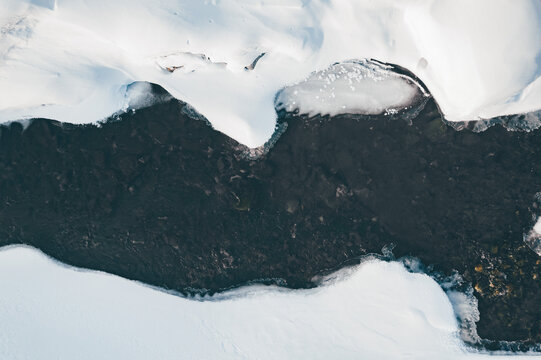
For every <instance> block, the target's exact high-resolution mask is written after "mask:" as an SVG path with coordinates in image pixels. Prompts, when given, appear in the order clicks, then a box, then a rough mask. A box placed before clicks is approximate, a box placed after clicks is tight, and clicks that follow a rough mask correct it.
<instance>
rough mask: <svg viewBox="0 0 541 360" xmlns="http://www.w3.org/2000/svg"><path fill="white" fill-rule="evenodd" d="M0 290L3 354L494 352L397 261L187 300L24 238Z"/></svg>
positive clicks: (429, 285)
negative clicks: (472, 343)
mask: <svg viewBox="0 0 541 360" xmlns="http://www.w3.org/2000/svg"><path fill="white" fill-rule="evenodd" d="M0 289H1V290H2V296H0V357H1V358H2V359H6V360H7V359H26V358H28V359H53V358H54V359H121V358H122V359H134V360H135V359H179V358H183V359H295V360H299V359H310V360H315V359H324V360H328V359H359V358H363V359H378V360H381V359H401V358H409V357H411V358H415V359H431V360H432V359H463V358H484V357H486V356H488V355H485V354H479V353H475V352H469V351H467V349H466V348H465V346H464V345H463V344H462V343H461V342H460V340H459V339H458V328H457V323H456V320H455V315H454V313H453V309H452V306H451V304H450V302H449V300H448V298H447V297H446V295H445V293H444V292H443V291H442V289H441V288H440V287H439V286H438V284H437V283H436V282H435V281H434V280H432V279H431V278H430V277H428V276H427V275H424V274H418V273H410V272H408V271H407V270H406V269H405V268H404V266H403V265H402V264H400V263H397V262H394V263H387V262H383V261H378V260H372V261H368V262H365V263H363V264H361V265H360V266H357V267H355V268H350V269H345V270H342V271H340V272H338V273H335V274H334V275H332V276H331V277H329V278H327V279H326V281H325V282H324V283H323V284H322V286H321V287H319V288H316V289H311V290H288V289H281V288H277V287H264V286H249V287H243V288H240V289H237V290H232V291H229V292H227V293H224V294H221V295H217V296H214V297H205V298H196V299H186V298H183V297H179V296H174V295H170V294H167V293H165V292H162V291H158V290H155V289H152V288H149V287H146V286H143V285H141V284H138V283H136V282H133V281H128V280H125V279H122V278H119V277H116V276H112V275H108V274H104V273H99V272H93V271H81V270H78V269H74V268H68V267H66V266H64V265H62V264H60V263H56V262H53V261H52V260H51V259H49V258H47V257H46V256H44V255H43V254H42V253H41V252H39V251H37V250H35V249H32V248H27V247H20V246H19V247H6V248H4V249H2V250H1V251H0ZM517 358H519V357H517ZM529 358H531V357H529Z"/></svg>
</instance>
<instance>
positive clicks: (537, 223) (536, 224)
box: [533, 217, 541, 235]
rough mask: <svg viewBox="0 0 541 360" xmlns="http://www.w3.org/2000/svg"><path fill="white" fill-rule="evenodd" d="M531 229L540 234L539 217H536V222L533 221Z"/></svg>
mask: <svg viewBox="0 0 541 360" xmlns="http://www.w3.org/2000/svg"><path fill="white" fill-rule="evenodd" d="M533 231H535V232H536V233H537V234H539V235H541V217H539V219H537V222H536V223H535V225H534V227H533Z"/></svg>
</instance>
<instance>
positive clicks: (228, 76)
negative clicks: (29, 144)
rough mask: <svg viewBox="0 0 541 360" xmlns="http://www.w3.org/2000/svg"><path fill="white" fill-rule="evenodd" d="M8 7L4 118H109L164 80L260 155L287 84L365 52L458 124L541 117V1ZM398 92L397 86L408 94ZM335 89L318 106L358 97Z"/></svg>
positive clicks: (176, 0) (315, 0)
mask: <svg viewBox="0 0 541 360" xmlns="http://www.w3.org/2000/svg"><path fill="white" fill-rule="evenodd" d="M0 9H2V11H1V12H0V121H11V120H15V119H23V118H31V117H38V116H39V117H49V118H54V119H57V120H61V121H68V122H77V123H81V122H93V121H97V120H100V119H103V118H105V117H107V116H109V115H110V114H112V113H114V112H116V111H118V110H121V109H123V107H124V105H125V104H126V103H130V102H131V100H130V99H129V95H127V94H126V91H125V90H126V88H127V86H128V85H129V84H131V83H132V82H134V81H141V82H152V83H157V84H160V85H162V86H163V87H164V88H165V89H166V90H168V91H169V92H170V93H171V94H172V95H173V96H174V97H176V98H178V99H181V100H183V101H186V102H187V103H189V104H190V105H192V106H193V107H194V108H195V109H196V110H197V111H198V112H200V113H201V114H202V115H204V116H205V117H206V118H207V119H208V120H209V121H210V122H211V123H212V125H213V126H214V127H215V128H216V129H217V130H219V131H222V132H224V133H225V134H227V135H229V136H231V137H233V138H234V139H236V140H238V141H239V142H241V143H243V144H245V145H248V146H250V147H257V146H260V145H262V144H263V143H264V142H265V141H267V140H268V139H269V138H270V137H271V135H272V133H273V131H274V127H275V121H276V112H275V108H274V98H275V96H276V94H277V93H278V92H279V91H280V90H281V89H282V88H284V87H286V86H289V85H294V84H297V83H299V82H301V81H303V80H305V79H307V78H308V77H310V74H312V73H313V72H314V71H324V70H325V69H327V68H328V67H329V66H331V65H332V64H334V63H337V62H347V61H348V60H352V59H363V58H373V59H377V60H379V61H383V62H387V63H393V64H397V65H400V66H402V67H405V68H407V69H409V70H411V71H413V72H414V73H415V74H416V75H417V76H418V77H419V78H420V79H421V80H422V81H423V82H424V83H425V84H426V86H427V88H428V89H429V91H430V92H431V93H432V95H433V96H434V97H435V99H436V100H437V102H438V104H439V106H440V108H441V109H442V111H443V113H444V115H445V117H446V119H447V120H450V121H465V120H474V119H482V118H491V117H494V116H499V115H505V114H514V113H524V112H531V111H535V110H539V109H541V76H540V75H541V2H539V0H516V1H508V0H476V1H470V0H437V1H436V0H378V1H371V0H261V1H249V2H248V1H242V0H221V1H217V0H214V1H210V0H184V1H180V0H146V1H142V0H141V1H134V0H130V1H129V0H116V1H108V0H92V1H90V0H56V1H54V0H32V1H29V0H26V1H25V0H0ZM262 53H265V55H264V56H263V57H262V58H260V59H259V61H258V62H257V64H256V66H255V68H254V69H253V70H246V69H245V67H249V66H250V64H252V63H253V62H254V60H255V59H257V57H258V56H260V55H261V54H262ZM168 67H169V68H171V70H173V71H169V70H167V68H168ZM308 84H309V85H310V81H309V82H308ZM389 84H391V83H389ZM399 84H400V83H399V82H395V83H393V84H392V86H391V87H390V89H393V91H397V92H400V94H397V96H399V97H400V96H402V97H403V99H404V100H405V99H407V98H408V91H409V90H408V88H403V87H402V86H399ZM310 86H311V85H310ZM374 91H376V92H377V93H378V94H379V93H380V92H381V91H379V90H378V89H377V88H375V89H374ZM329 94H330V93H328V94H326V95H325V96H327V98H328V96H330V95H329ZM336 95H344V96H345V97H346V99H345V100H340V101H338V100H337V102H336V103H334V102H331V105H330V107H329V108H317V109H316V108H315V107H314V108H313V109H312V108H310V107H311V106H312V105H314V106H320V105H321V104H318V103H317V102H316V103H313V104H310V103H307V110H306V111H308V112H311V113H313V112H323V113H334V112H336V107H337V104H342V105H341V106H343V105H344V104H346V103H347V104H349V103H350V100H351V99H348V98H347V97H348V96H350V94H349V95H348V93H347V92H346V93H344V92H340V93H335V96H336ZM365 99H366V98H359V99H358V100H359V106H363V104H362V102H363V101H364V100H365ZM368 100H370V101H372V100H373V99H368ZM355 101H357V98H355ZM378 101H380V100H379V99H378ZM355 104H357V103H356V102H355ZM380 105H383V103H381V104H380ZM364 110H366V109H364ZM364 110H363V111H364Z"/></svg>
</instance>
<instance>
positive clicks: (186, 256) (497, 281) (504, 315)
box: [0, 100, 541, 350]
mask: <svg viewBox="0 0 541 360" xmlns="http://www.w3.org/2000/svg"><path fill="white" fill-rule="evenodd" d="M184 107H185V105H184V104H183V103H181V102H179V101H176V100H169V101H166V102H163V103H160V104H157V105H154V106H152V107H150V108H146V109H142V110H139V111H137V112H135V113H126V114H123V115H120V117H119V118H118V119H117V120H115V121H108V122H105V123H103V124H101V126H100V127H97V126H94V125H83V126H76V125H69V124H61V123H58V122H55V121H51V120H43V119H38V120H34V121H32V123H31V124H30V125H29V126H28V128H27V129H26V130H25V131H23V130H22V126H21V125H20V124H18V123H12V124H10V125H8V126H2V127H0V129H1V130H0V199H1V202H0V246H2V245H8V244H17V243H22V244H29V245H32V246H35V247H37V248H39V249H41V250H43V251H44V252H45V253H47V254H48V255H51V256H53V257H55V258H57V259H59V260H60V261H62V262H65V263H67V264H70V265H74V266H79V267H84V268H89V269H97V270H103V271H107V272H110V273H113V274H117V275H120V276H123V277H126V278H129V279H135V280H140V281H142V282H145V283H148V284H151V285H156V286H160V287H163V288H165V289H175V290H178V291H181V292H183V291H184V292H188V293H189V292H190V291H187V290H188V289H190V288H192V289H193V288H199V289H203V288H204V289H208V291H209V292H213V291H220V290H222V289H225V288H230V287H232V286H237V285H239V284H241V283H246V282H248V281H251V280H253V279H261V278H268V279H279V278H281V279H284V280H285V282H286V283H285V284H281V285H284V286H288V287H293V288H298V287H312V286H314V285H315V284H314V283H313V282H312V278H313V277H314V276H315V275H317V274H320V273H321V272H322V271H325V270H326V269H334V268H336V267H337V266H342V265H341V264H344V263H346V262H348V261H355V260H354V259H356V258H358V257H361V256H363V255H366V254H368V253H380V252H381V249H382V247H383V246H386V245H388V244H390V243H394V244H396V247H395V249H394V251H393V252H394V255H395V256H396V257H403V256H414V257H417V258H419V259H420V260H421V261H422V262H423V263H424V264H427V265H430V267H429V268H428V269H429V271H431V270H430V269H433V271H436V272H441V273H442V274H446V275H449V274H450V273H451V272H452V271H453V270H455V269H456V270H458V272H459V273H460V274H461V275H462V277H463V278H464V280H465V281H466V282H468V283H471V284H472V285H473V286H474V287H475V288H476V292H475V295H476V297H477V298H478V299H479V310H480V312H481V320H480V322H479V323H478V324H477V327H478V332H479V335H480V336H481V337H482V338H487V339H493V340H511V341H520V342H522V343H523V344H524V345H523V346H522V345H520V344H521V343H516V344H517V345H516V349H519V350H524V349H525V348H526V346H527V345H533V344H534V343H538V344H539V343H541V325H540V324H541V307H540V306H539V305H538V304H540V303H541V279H540V277H541V261H539V257H538V256H537V255H536V254H535V253H533V252H532V251H531V250H530V249H528V248H527V247H526V246H525V244H524V243H523V241H522V235H523V233H525V232H527V231H528V230H529V228H528V227H530V226H531V225H532V219H531V212H530V210H529V208H530V207H531V206H532V204H533V202H534V199H533V196H534V194H535V193H537V192H538V191H540V190H541V179H540V178H539V175H540V172H541V160H540V159H539V156H538V154H541V132H540V131H533V132H529V133H523V132H508V131H506V130H505V129H504V128H503V127H501V126H496V127H492V128H490V129H488V130H486V131H485V132H483V133H481V134H476V133H473V132H471V131H469V130H464V131H460V132H457V131H455V130H453V129H451V128H450V127H448V126H445V125H444V123H443V121H442V119H441V116H440V114H439V112H438V109H437V106H436V104H435V103H434V102H433V101H432V100H430V101H429V102H428V104H427V105H426V107H425V108H424V109H423V110H422V111H421V113H420V114H419V115H418V116H417V118H415V119H414V120H413V125H409V124H408V123H407V122H406V121H403V120H401V119H399V118H396V117H395V118H390V117H359V116H338V117H335V118H333V119H330V118H328V117H323V118H321V117H316V118H311V119H309V118H305V117H303V116H297V115H292V114H281V119H280V121H283V122H287V123H288V128H287V130H286V131H285V132H284V134H283V135H282V136H281V137H280V138H279V139H278V140H277V142H276V144H275V145H274V147H273V148H272V149H271V150H270V151H269V152H268V153H267V154H265V155H263V156H262V157H261V158H259V159H256V160H252V159H249V158H246V156H245V154H243V150H242V146H241V145H239V144H238V143H236V142H235V141H234V140H232V139H230V138H228V137H227V136H225V135H223V134H221V133H219V132H217V131H214V130H213V129H211V128H210V127H209V126H208V125H207V124H206V123H205V122H203V121H198V120H193V119H191V118H190V117H188V116H187V115H186V111H184ZM533 274H539V275H538V277H537V278H536V279H533V278H532V276H533ZM270 282H273V281H272V280H271V281H270ZM503 344H504V343H498V342H485V343H484V344H482V345H483V346H485V347H486V348H488V349H497V348H501V347H502V345H503Z"/></svg>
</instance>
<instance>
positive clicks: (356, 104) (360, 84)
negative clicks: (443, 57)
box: [275, 60, 428, 116]
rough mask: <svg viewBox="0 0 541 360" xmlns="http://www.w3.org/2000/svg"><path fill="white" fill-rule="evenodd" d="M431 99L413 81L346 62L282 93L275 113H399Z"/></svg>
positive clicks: (363, 63) (368, 65)
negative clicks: (417, 102) (419, 102)
mask: <svg viewBox="0 0 541 360" xmlns="http://www.w3.org/2000/svg"><path fill="white" fill-rule="evenodd" d="M424 96H428V94H425V91H424V89H423V88H422V87H421V86H420V85H419V84H417V83H416V82H415V81H414V80H413V79H411V78H408V77H406V76H403V75H400V74H398V73H396V72H393V71H392V69H391V68H390V66H384V65H381V64H378V63H376V62H372V61H366V60H364V61H363V60H360V61H347V62H342V63H338V64H333V65H332V66H330V67H329V68H327V69H325V70H322V71H318V72H315V73H313V74H311V75H310V76H309V77H308V78H307V79H306V80H304V81H302V82H300V83H299V84H296V85H292V86H288V87H286V88H285V89H283V90H281V91H280V92H279V93H278V95H277V97H276V100H275V104H276V109H277V110H281V109H284V110H286V111H288V112H293V111H299V113H303V114H309V115H312V116H313V115H317V114H321V115H331V116H334V115H338V114H344V113H348V114H364V115H379V114H391V113H397V112H398V111H400V110H403V109H405V108H407V107H408V106H409V105H411V104H412V103H415V99H416V98H422V97H424Z"/></svg>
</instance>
